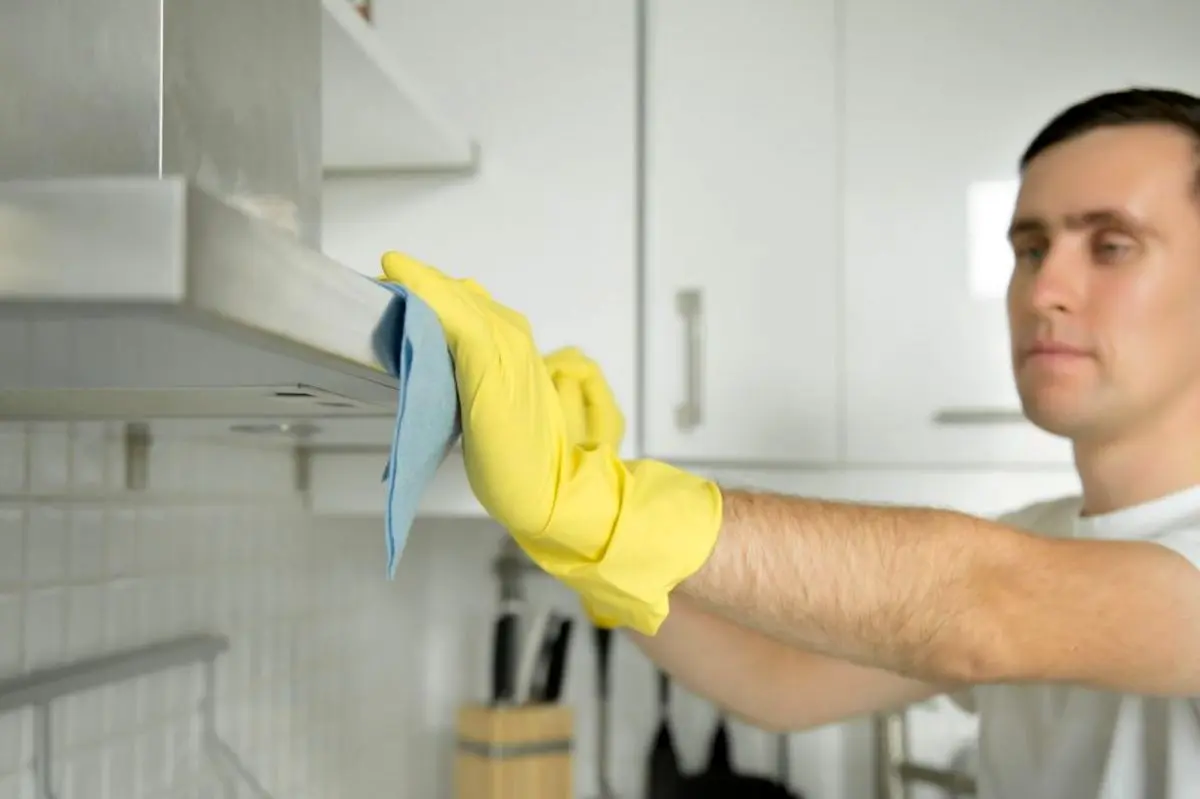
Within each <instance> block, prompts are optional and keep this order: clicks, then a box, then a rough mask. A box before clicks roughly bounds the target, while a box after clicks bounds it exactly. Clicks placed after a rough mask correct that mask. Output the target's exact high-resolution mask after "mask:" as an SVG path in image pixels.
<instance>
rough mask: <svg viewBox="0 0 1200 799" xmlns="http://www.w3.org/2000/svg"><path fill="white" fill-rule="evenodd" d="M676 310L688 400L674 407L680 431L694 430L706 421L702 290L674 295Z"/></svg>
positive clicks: (686, 291)
mask: <svg viewBox="0 0 1200 799" xmlns="http://www.w3.org/2000/svg"><path fill="white" fill-rule="evenodd" d="M675 309H676V310H677V311H678V312H679V315H680V316H682V317H683V328H684V329H683V334H684V346H683V349H684V368H685V369H686V370H687V371H686V372H685V373H684V381H685V384H686V386H687V399H685V400H684V401H683V402H681V403H680V404H679V405H677V406H676V407H675V424H676V425H677V426H678V427H679V429H680V430H695V429H696V428H697V427H699V426H700V423H701V422H703V421H704V408H703V406H702V404H701V403H702V402H703V399H704V298H703V294H701V291H700V289H684V290H682V291H680V292H679V293H678V294H676V295H675Z"/></svg>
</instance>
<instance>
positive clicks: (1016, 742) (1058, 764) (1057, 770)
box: [955, 486, 1200, 799]
mask: <svg viewBox="0 0 1200 799" xmlns="http://www.w3.org/2000/svg"><path fill="white" fill-rule="evenodd" d="M1079 509H1080V501H1079V499H1077V498H1069V499H1060V500H1054V501H1050V502H1042V503H1038V504H1036V505H1031V506H1029V507H1027V508H1023V509H1022V510H1019V511H1017V512H1015V513H1011V514H1008V515H1006V516H1004V517H1003V518H1002V521H1004V522H1005V523H1007V524H1010V525H1012V526H1014V527H1019V528H1022V529H1024V530H1028V531H1030V532H1033V533H1040V534H1042V535H1049V536H1056V537H1074V538H1092V539H1105V538H1107V539H1121V540H1135V539H1136V540H1143V541H1154V542H1157V543H1159V544H1162V545H1164V546H1167V547H1170V548H1171V549H1173V550H1175V551H1177V552H1179V553H1180V554H1182V555H1183V556H1184V557H1186V558H1187V559H1188V560H1189V561H1191V562H1192V564H1193V565H1196V566H1198V567H1200V486H1197V487H1193V488H1190V489H1187V490H1185V491H1181V492H1178V493H1176V494H1172V495H1170V496H1167V497H1164V498H1162V499H1158V500H1155V501H1153V502H1148V503H1146V504H1143V505H1138V506H1136V507H1132V508H1126V509H1124V510H1120V511H1116V512H1114V513H1109V514H1106V515H1102V516H1090V517H1086V518H1081V517H1080V516H1079ZM955 699H956V700H957V701H958V702H959V704H961V705H963V707H965V708H967V709H968V710H973V711H975V712H977V713H978V714H979V729H980V735H979V775H978V787H979V797H980V799H1196V797H1200V697H1196V698H1192V699H1170V700H1168V699H1161V698H1155V697H1142V696H1137V695H1131V694H1115V693H1110V692H1107V691H1096V690H1090V689H1086V688H1077V687H1069V686H1063V685H1028V684H1026V685H996V686H993V685H983V686H976V687H974V688H972V689H971V690H970V691H967V692H964V693H963V694H960V695H958V696H956V697H955Z"/></svg>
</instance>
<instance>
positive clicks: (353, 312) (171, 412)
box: [0, 0, 395, 419]
mask: <svg viewBox="0 0 1200 799" xmlns="http://www.w3.org/2000/svg"><path fill="white" fill-rule="evenodd" d="M321 42H322V7H321V0H59V2H54V3H38V2H33V3H6V4H4V7H3V9H0V53H3V54H4V56H3V58H2V59H0V69H2V70H3V72H2V73H0V84H2V85H3V86H4V90H3V91H2V92H0V417H9V418H39V419H47V418H112V419H137V418H148V417H149V418H153V417H213V416H221V417H260V416H269V417H281V416H282V417H297V416H306V417H312V416H346V415H387V414H390V413H391V412H392V410H393V408H394V403H395V383H394V381H393V380H392V379H391V378H390V377H389V376H388V375H387V374H386V373H384V372H383V370H382V369H380V368H379V366H378V365H377V364H376V362H375V359H374V357H373V355H372V351H371V338H372V334H373V333H374V330H375V325H376V323H377V322H378V320H379V319H380V317H381V315H382V313H383V310H384V308H385V306H386V304H387V302H388V301H389V299H390V294H389V293H388V292H387V291H386V290H384V289H382V288H381V287H379V286H377V285H374V284H373V283H372V282H371V281H369V280H368V279H367V278H365V277H363V276H362V275H360V274H358V273H356V272H354V271H353V270H351V269H349V268H347V267H345V266H343V265H341V264H338V263H336V262H334V261H332V260H330V259H329V258H327V257H325V256H324V255H322V254H321V253H320V251H319V243H320V235H319V225H320V196H321V173H322V169H321V166H322V165H321V129H322V116H321V90H322V87H321V82H322V70H321V60H320V54H321Z"/></svg>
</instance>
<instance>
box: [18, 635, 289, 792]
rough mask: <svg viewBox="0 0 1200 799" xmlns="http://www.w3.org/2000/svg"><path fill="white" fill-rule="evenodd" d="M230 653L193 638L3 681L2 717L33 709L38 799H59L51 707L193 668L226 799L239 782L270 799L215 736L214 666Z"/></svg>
mask: <svg viewBox="0 0 1200 799" xmlns="http://www.w3.org/2000/svg"><path fill="white" fill-rule="evenodd" d="M228 649H229V640H228V639H227V638H224V637H221V636H215V635H192V636H187V637H184V638H178V639H175V640H172V641H164V642H162V643H157V644H151V645H150V646H145V647H141V648H139V649H131V650H128V651H125V652H117V653H114V654H110V655H102V656H100V657H96V658H91V659H88V660H83V661H79V662H76V663H68V664H65V665H62V666H53V667H50V668H46V669H41V670H39V671H35V672H31V673H29V674H23V675H21V676H19V677H12V678H9V679H6V680H0V715H3V714H5V713H11V712H12V711H14V710H20V709H21V708H24V707H28V706H31V705H32V706H33V708H34V739H33V768H34V773H35V775H36V784H37V796H38V799H57V796H58V795H57V794H56V793H55V791H54V785H53V779H52V775H53V768H52V762H53V761H52V757H53V752H52V749H51V745H50V740H51V738H50V703H51V702H53V701H55V700H56V699H61V698H62V697H64V696H68V695H70V694H76V693H80V692H82V691H90V690H94V689H97V688H103V687H104V686H106V685H111V684H113V683H119V682H125V681H126V680H135V679H137V678H139V677H145V676H148V675H150V674H156V673H158V672H161V671H166V670H168V669H174V668H180V667H183V666H192V665H200V666H203V667H204V696H203V697H202V698H201V700H200V708H199V710H200V714H201V719H202V722H203V726H204V746H205V752H206V754H207V755H208V757H209V759H210V760H211V762H212V763H213V764H214V765H215V766H217V767H218V775H219V778H220V780H221V783H222V787H223V788H224V793H225V796H226V797H228V798H229V799H233V797H236V796H237V795H238V794H237V787H236V783H237V781H241V782H242V783H243V784H245V785H246V786H247V787H248V788H250V790H251V792H252V793H253V794H254V795H255V796H256V797H258V799H271V796H270V794H268V793H267V792H266V791H265V790H264V789H263V787H262V785H261V784H259V782H258V780H256V779H255V778H254V775H253V774H251V773H250V772H249V771H248V770H247V769H246V767H245V765H243V763H242V761H241V759H240V758H239V757H238V756H237V753H236V752H234V751H233V750H232V749H230V748H229V746H228V745H227V744H226V743H225V742H224V741H223V740H222V739H221V737H220V735H218V733H217V717H216V663H217V658H218V657H219V656H220V655H221V654H223V653H224V652H226V651H228ZM235 778H236V779H235Z"/></svg>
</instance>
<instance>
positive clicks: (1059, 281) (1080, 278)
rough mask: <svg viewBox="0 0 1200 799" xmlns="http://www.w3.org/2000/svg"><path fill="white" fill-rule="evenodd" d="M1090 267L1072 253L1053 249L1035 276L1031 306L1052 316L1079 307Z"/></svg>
mask: <svg viewBox="0 0 1200 799" xmlns="http://www.w3.org/2000/svg"><path fill="white" fill-rule="evenodd" d="M1086 271H1087V270H1086V265H1085V264H1084V263H1082V261H1081V259H1079V258H1078V257H1077V256H1076V255H1075V254H1074V253H1072V252H1070V251H1069V250H1065V251H1064V250H1062V249H1059V250H1058V251H1057V252H1056V251H1055V250H1053V249H1052V250H1051V251H1050V252H1049V253H1048V254H1047V255H1046V257H1045V258H1044V259H1043V260H1042V263H1041V266H1040V267H1039V268H1038V270H1037V272H1035V273H1034V274H1033V279H1032V285H1031V286H1030V304H1031V305H1032V306H1033V309H1034V310H1036V311H1037V312H1038V313H1042V314H1052V313H1063V312H1069V311H1072V310H1074V309H1075V308H1076V307H1077V306H1078V302H1079V297H1080V294H1081V293H1082V291H1083V282H1084V280H1085V279H1086Z"/></svg>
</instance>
